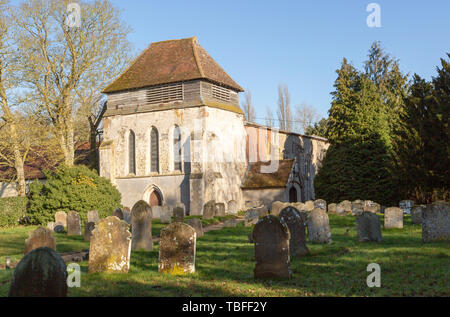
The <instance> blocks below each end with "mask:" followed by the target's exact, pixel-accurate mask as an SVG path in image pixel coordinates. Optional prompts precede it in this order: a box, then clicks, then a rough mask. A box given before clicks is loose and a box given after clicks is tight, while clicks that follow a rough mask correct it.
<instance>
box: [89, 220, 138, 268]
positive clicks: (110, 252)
mask: <svg viewBox="0 0 450 317" xmlns="http://www.w3.org/2000/svg"><path fill="white" fill-rule="evenodd" d="M129 228H130V226H129V224H127V223H126V222H125V221H123V220H120V219H119V218H117V217H115V216H111V217H107V218H104V219H101V220H100V221H99V222H98V223H97V224H96V225H95V229H94V231H92V236H91V245H90V248H89V269H88V273H96V272H110V273H127V272H128V270H129V269H130V254H131V233H130V231H129Z"/></svg>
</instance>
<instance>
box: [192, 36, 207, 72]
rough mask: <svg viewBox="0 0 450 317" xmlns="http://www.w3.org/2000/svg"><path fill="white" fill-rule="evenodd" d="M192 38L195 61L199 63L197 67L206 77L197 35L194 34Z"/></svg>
mask: <svg viewBox="0 0 450 317" xmlns="http://www.w3.org/2000/svg"><path fill="white" fill-rule="evenodd" d="M191 40H192V51H193V53H194V59H195V63H196V64H197V68H198V71H199V72H200V76H202V78H205V73H204V72H203V68H202V64H201V63H200V60H199V58H198V52H197V45H196V44H198V40H197V37H196V36H194V37H192V38H191Z"/></svg>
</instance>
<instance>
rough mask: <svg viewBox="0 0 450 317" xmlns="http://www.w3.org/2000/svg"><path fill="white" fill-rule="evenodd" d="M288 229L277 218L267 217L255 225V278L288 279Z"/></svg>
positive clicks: (253, 234)
mask: <svg viewBox="0 0 450 317" xmlns="http://www.w3.org/2000/svg"><path fill="white" fill-rule="evenodd" d="M289 239H290V235H289V229H288V226H287V225H286V224H284V223H282V222H280V219H278V217H276V216H273V215H269V216H266V217H264V218H262V219H261V220H260V221H258V223H257V224H256V225H255V228H254V229H253V233H252V240H253V242H254V243H255V262H256V263H255V269H254V271H253V273H254V277H255V278H290V277H291V275H292V272H291V270H290V267H289V265H290V257H289Z"/></svg>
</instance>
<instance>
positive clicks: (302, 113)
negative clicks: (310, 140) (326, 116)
mask: <svg viewBox="0 0 450 317" xmlns="http://www.w3.org/2000/svg"><path fill="white" fill-rule="evenodd" d="M319 118H320V116H319V114H318V113H317V111H316V109H315V108H314V107H313V106H310V105H308V104H306V103H304V102H303V103H302V104H301V105H300V106H297V107H296V109H295V121H296V123H297V124H296V131H297V132H299V133H302V134H304V133H305V132H306V130H307V129H308V128H310V127H312V126H314V124H315V123H316V122H317V121H318V120H319Z"/></svg>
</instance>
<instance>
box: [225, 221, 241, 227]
mask: <svg viewBox="0 0 450 317" xmlns="http://www.w3.org/2000/svg"><path fill="white" fill-rule="evenodd" d="M237 224H238V222H237V220H236V219H228V220H227V221H225V222H224V223H223V226H224V227H225V228H235V227H237Z"/></svg>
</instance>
